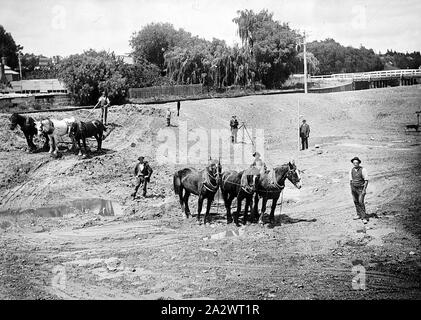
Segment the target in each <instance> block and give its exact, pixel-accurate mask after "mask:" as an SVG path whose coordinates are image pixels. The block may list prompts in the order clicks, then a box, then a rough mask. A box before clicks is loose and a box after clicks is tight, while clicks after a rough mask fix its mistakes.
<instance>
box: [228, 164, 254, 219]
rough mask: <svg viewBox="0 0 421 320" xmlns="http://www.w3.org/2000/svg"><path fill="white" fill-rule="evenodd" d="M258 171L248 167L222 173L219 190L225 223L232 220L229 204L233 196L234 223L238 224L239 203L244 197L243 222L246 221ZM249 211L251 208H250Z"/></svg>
mask: <svg viewBox="0 0 421 320" xmlns="http://www.w3.org/2000/svg"><path fill="white" fill-rule="evenodd" d="M259 176H260V172H259V170H258V169H256V168H249V169H246V170H243V171H240V172H237V171H226V172H224V174H223V175H222V182H221V191H222V197H223V199H224V204H225V208H226V210H227V223H231V222H232V216H231V204H232V201H233V200H234V198H237V212H236V214H235V216H234V220H235V224H236V225H237V226H238V225H239V222H238V217H239V215H240V213H241V203H242V201H243V199H246V205H245V208H244V224H246V222H247V214H248V210H249V207H250V209H251V206H252V203H253V194H254V192H255V191H256V186H257V182H258V179H259ZM250 211H251V210H250Z"/></svg>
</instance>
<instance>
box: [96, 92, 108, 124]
mask: <svg viewBox="0 0 421 320" xmlns="http://www.w3.org/2000/svg"><path fill="white" fill-rule="evenodd" d="M97 106H100V107H101V121H102V123H103V124H104V125H107V115H108V107H109V106H110V99H108V97H107V94H106V93H105V91H103V92H102V95H101V96H100V97H99V99H98V102H97V104H96V105H95V107H94V109H95V108H96V107H97Z"/></svg>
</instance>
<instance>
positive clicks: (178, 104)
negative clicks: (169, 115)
mask: <svg viewBox="0 0 421 320" xmlns="http://www.w3.org/2000/svg"><path fill="white" fill-rule="evenodd" d="M180 107H181V103H180V100H178V101H177V117H179V116H180Z"/></svg>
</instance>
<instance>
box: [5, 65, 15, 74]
mask: <svg viewBox="0 0 421 320" xmlns="http://www.w3.org/2000/svg"><path fill="white" fill-rule="evenodd" d="M4 73H5V74H19V72H16V71H13V70H12V69H10V67H9V66H7V65H4Z"/></svg>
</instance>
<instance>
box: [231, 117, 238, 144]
mask: <svg viewBox="0 0 421 320" xmlns="http://www.w3.org/2000/svg"><path fill="white" fill-rule="evenodd" d="M230 127H231V142H232V143H237V132H238V120H237V117H236V116H232V118H231V121H230Z"/></svg>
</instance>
